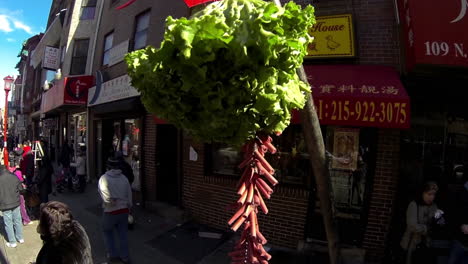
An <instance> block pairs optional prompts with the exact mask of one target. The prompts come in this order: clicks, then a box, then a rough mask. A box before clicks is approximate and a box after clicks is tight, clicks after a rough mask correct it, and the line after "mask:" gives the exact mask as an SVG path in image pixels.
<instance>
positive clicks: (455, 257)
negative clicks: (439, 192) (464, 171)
mask: <svg viewBox="0 0 468 264" xmlns="http://www.w3.org/2000/svg"><path fill="white" fill-rule="evenodd" d="M454 223H455V232H454V233H455V241H454V242H453V245H452V249H451V250H450V255H449V260H448V263H449V264H467V263H468V181H466V182H465V184H464V186H463V190H462V191H461V192H460V194H459V195H458V197H457V211H456V217H455V218H454Z"/></svg>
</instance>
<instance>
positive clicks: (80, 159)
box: [70, 150, 86, 193]
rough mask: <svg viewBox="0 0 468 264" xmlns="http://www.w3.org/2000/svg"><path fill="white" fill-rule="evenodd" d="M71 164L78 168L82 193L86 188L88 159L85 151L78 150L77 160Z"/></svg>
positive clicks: (77, 173)
mask: <svg viewBox="0 0 468 264" xmlns="http://www.w3.org/2000/svg"><path fill="white" fill-rule="evenodd" d="M70 166H71V167H75V168H76V175H77V176H78V182H79V184H78V185H79V187H78V189H79V192H80V193H83V192H84V191H85V189H86V159H85V157H84V152H83V151H81V150H79V151H78V153H77V157H76V161H75V162H74V163H71V164H70Z"/></svg>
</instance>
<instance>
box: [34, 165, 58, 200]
mask: <svg viewBox="0 0 468 264" xmlns="http://www.w3.org/2000/svg"><path fill="white" fill-rule="evenodd" d="M38 167H39V175H38V176H39V177H37V182H36V183H37V188H38V190H39V197H40V199H41V203H47V202H48V201H49V194H50V193H51V192H52V174H54V168H53V167H52V163H51V162H50V160H49V157H48V156H43V157H42V158H41V160H39V161H38Z"/></svg>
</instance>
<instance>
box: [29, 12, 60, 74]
mask: <svg viewBox="0 0 468 264" xmlns="http://www.w3.org/2000/svg"><path fill="white" fill-rule="evenodd" d="M61 33H62V22H61V19H60V16H57V17H56V18H55V19H54V21H53V22H52V24H50V26H49V28H48V29H47V31H46V32H45V33H44V36H42V39H41V41H40V42H39V44H37V46H36V48H35V49H34V51H33V53H32V56H31V66H33V67H34V68H37V66H39V63H40V62H41V61H42V60H43V58H44V52H45V49H46V46H54V45H55V44H56V43H57V42H58V41H59V40H60V34H61Z"/></svg>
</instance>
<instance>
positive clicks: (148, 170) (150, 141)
mask: <svg viewBox="0 0 468 264" xmlns="http://www.w3.org/2000/svg"><path fill="white" fill-rule="evenodd" d="M143 133H144V137H143V140H144V141H143V162H142V166H143V178H142V188H143V191H144V195H145V197H144V198H145V202H147V201H156V165H155V161H156V158H155V157H156V123H155V122H154V119H153V116H152V115H151V114H146V116H145V128H144V131H143Z"/></svg>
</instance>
